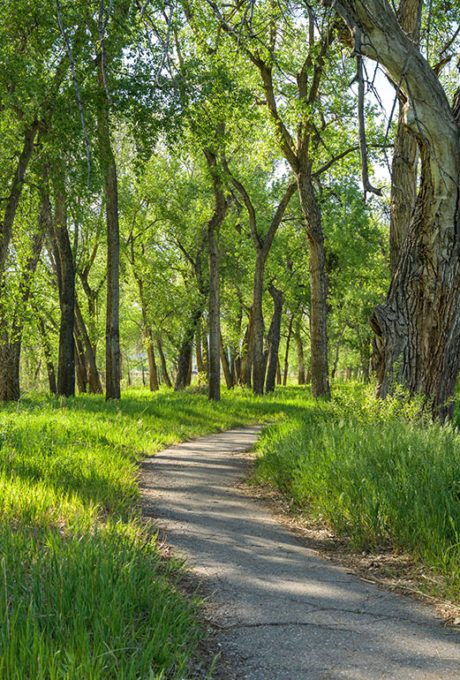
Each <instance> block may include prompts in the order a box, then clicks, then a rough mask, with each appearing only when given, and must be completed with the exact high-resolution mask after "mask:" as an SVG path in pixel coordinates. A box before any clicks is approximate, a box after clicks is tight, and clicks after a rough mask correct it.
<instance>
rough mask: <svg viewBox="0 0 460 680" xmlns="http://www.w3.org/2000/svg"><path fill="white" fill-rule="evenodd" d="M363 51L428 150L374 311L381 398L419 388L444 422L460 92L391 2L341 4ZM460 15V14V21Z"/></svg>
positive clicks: (457, 314)
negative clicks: (399, 387) (449, 86)
mask: <svg viewBox="0 0 460 680" xmlns="http://www.w3.org/2000/svg"><path fill="white" fill-rule="evenodd" d="M334 8H335V10H336V11H337V13H338V14H339V15H340V16H341V18H342V19H343V21H344V22H345V24H346V25H347V27H348V29H349V31H350V36H351V41H352V43H353V49H354V51H355V53H359V54H365V55H366V56H368V57H370V58H371V59H374V60H376V61H378V62H379V63H380V65H381V66H382V67H383V69H384V70H385V72H386V74H387V75H388V77H389V79H390V81H391V82H392V83H393V84H394V86H395V88H397V89H398V91H399V92H400V93H401V96H402V97H403V99H404V122H405V125H406V126H407V127H408V128H409V129H410V130H411V132H412V134H413V135H414V136H415V138H416V140H417V144H418V148H419V153H420V164H421V173H420V186H419V188H418V193H417V199H416V203H415V208H414V210H413V213H412V215H411V218H410V222H409V225H408V231H407V236H406V238H405V240H404V244H403V247H402V250H401V256H400V259H399V262H398V265H397V268H396V270H395V272H394V275H393V279H392V282H391V286H390V290H389V293H388V297H387V299H386V302H385V303H384V304H382V305H378V306H377V307H376V308H375V310H374V312H373V315H372V319H371V323H372V328H373V330H374V332H375V333H376V335H377V336H378V338H379V339H380V345H381V352H382V362H383V370H382V373H381V384H380V395H381V396H385V395H386V394H388V392H390V391H391V389H392V386H393V385H394V384H395V383H401V384H403V385H404V386H405V387H407V389H408V390H409V393H410V394H411V395H414V394H416V393H418V392H421V393H422V394H424V395H425V397H426V398H427V400H428V401H429V402H430V404H431V408H432V411H433V414H434V415H435V416H439V417H440V419H441V420H444V419H445V418H446V417H449V416H450V414H451V413H452V408H453V404H452V396H453V394H454V390H455V385H456V381H457V376H458V372H459V369H460V354H459V352H458V347H459V342H460V229H459V227H460V224H459V220H460V214H459V210H458V204H459V191H460V188H459V187H460V184H459V177H460V174H459V173H460V136H459V126H460V90H459V89H457V91H456V93H455V95H454V97H453V100H452V101H449V99H448V96H447V92H446V90H445V89H444V87H443V85H442V83H441V80H440V78H439V76H438V75H437V74H436V72H435V70H434V69H433V68H431V66H430V64H429V62H428V61H427V59H426V58H425V57H424V55H423V54H422V53H421V51H420V49H419V48H418V46H417V45H416V44H415V43H414V41H413V40H411V38H410V36H409V35H408V34H407V33H406V31H405V30H404V28H403V26H402V25H401V23H400V19H399V17H398V15H397V13H396V12H395V10H394V9H393V7H392V5H391V4H390V3H389V2H387V1H386V0H371V1H370V2H366V3H364V2H360V1H359V0H358V1H354V2H340V3H334ZM457 18H458V17H457Z"/></svg>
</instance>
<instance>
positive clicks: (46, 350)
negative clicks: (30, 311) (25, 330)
mask: <svg viewBox="0 0 460 680" xmlns="http://www.w3.org/2000/svg"><path fill="white" fill-rule="evenodd" d="M33 306H34V311H35V315H36V318H37V323H38V331H39V333H40V338H41V341H42V348H43V354H44V355H45V361H46V372H47V375H48V384H49V388H50V392H51V394H56V393H57V386H56V372H55V370H54V363H53V353H52V350H51V344H50V341H49V338H48V334H47V332H46V327H45V322H44V320H43V317H42V316H41V315H40V313H39V311H38V309H37V307H36V306H35V304H34V305H33Z"/></svg>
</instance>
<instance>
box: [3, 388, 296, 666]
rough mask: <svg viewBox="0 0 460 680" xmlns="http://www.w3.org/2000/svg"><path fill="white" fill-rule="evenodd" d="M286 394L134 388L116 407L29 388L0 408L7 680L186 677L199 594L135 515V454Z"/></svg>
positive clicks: (274, 413)
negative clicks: (181, 583) (181, 579)
mask: <svg viewBox="0 0 460 680" xmlns="http://www.w3.org/2000/svg"><path fill="white" fill-rule="evenodd" d="M290 401H291V402H292V403H290ZM290 401H289V399H287V400H284V401H283V400H282V399H279V398H278V397H272V398H270V399H267V400H260V399H258V400H257V399H254V398H253V397H252V396H251V395H250V394H248V393H241V394H240V395H236V396H234V395H227V396H225V397H224V399H223V401H222V402H221V403H220V404H210V403H209V402H208V400H207V398H206V396H205V395H202V394H199V393H196V394H191V393H185V394H174V393H172V392H162V393H160V394H156V395H151V394H149V393H147V392H145V391H144V392H141V391H136V392H134V391H133V392H129V393H128V395H127V396H126V397H124V398H123V399H122V400H121V402H120V403H116V402H111V403H105V401H104V400H103V398H102V397H98V396H94V397H92V396H80V397H77V398H75V399H61V400H59V399H53V398H50V397H46V396H43V395H32V396H29V397H27V398H24V399H23V400H22V401H21V402H20V403H19V404H15V405H9V406H8V405H3V406H1V407H0V678H1V679H2V680H13V679H14V680H26V679H27V678H30V679H33V680H36V679H39V678H41V679H43V680H64V679H65V680H108V679H112V680H115V679H116V680H134V679H138V678H142V679H144V678H145V679H146V680H147V679H149V680H154V679H160V678H164V679H165V678H177V679H179V678H184V677H186V668H187V664H188V663H189V661H190V657H191V655H192V654H193V652H194V650H195V649H196V646H197V643H198V641H199V639H200V638H201V636H202V634H203V631H202V630H201V629H200V626H199V624H198V623H197V602H196V600H193V599H192V600H191V601H190V600H189V599H188V598H185V597H184V596H183V594H182V593H181V590H180V588H179V587H178V585H177V579H178V576H180V565H179V564H177V563H176V562H174V561H170V562H168V563H166V562H165V561H164V560H162V559H161V558H160V553H159V550H158V546H157V543H156V540H155V536H152V534H151V532H149V531H148V530H147V529H146V528H145V527H144V526H143V524H142V522H141V521H140V518H139V517H138V515H137V511H136V500H137V498H138V488H137V483H136V474H137V469H138V464H139V461H140V460H141V459H142V458H143V457H144V456H145V455H148V454H152V453H155V451H158V450H159V449H161V448H164V447H165V446H168V445H169V444H172V443H174V442H178V441H181V440H184V439H189V438H192V437H195V436H198V435H201V434H204V433H206V432H212V431H217V430H220V429H225V428H229V427H235V426H238V425H242V424H245V423H249V422H256V421H261V420H264V419H267V418H270V419H273V418H276V417H279V416H280V415H281V414H282V413H286V408H287V409H288V410H289V408H290V409H291V412H293V413H295V412H296V409H298V408H300V407H299V405H298V404H297V403H296V398H295V395H294V398H293V399H291V400H290ZM289 404H290V406H289Z"/></svg>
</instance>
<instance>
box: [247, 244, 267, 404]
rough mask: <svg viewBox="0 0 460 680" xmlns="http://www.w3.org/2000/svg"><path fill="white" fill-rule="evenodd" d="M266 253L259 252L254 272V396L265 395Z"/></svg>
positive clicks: (251, 348) (252, 355)
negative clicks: (264, 298) (264, 299)
mask: <svg viewBox="0 0 460 680" xmlns="http://www.w3.org/2000/svg"><path fill="white" fill-rule="evenodd" d="M265 259H266V258H265V253H264V252H263V251H261V250H259V251H258V252H257V256H256V266H255V272H254V289H253V298H252V299H253V302H252V315H251V320H252V333H251V347H250V352H249V353H250V355H251V358H252V391H253V392H254V394H263V393H264V382H265V367H266V360H265V357H264V330H265V329H264V317H263V313H262V298H263V292H264V270H265Z"/></svg>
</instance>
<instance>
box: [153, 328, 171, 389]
mask: <svg viewBox="0 0 460 680" xmlns="http://www.w3.org/2000/svg"><path fill="white" fill-rule="evenodd" d="M156 340H157V347H158V354H159V355H160V362H161V373H162V377H163V381H164V383H165V385H166V387H172V382H171V378H170V377H169V373H168V367H167V365H166V358H165V354H164V352H163V345H162V342H161V338H160V336H159V335H158V333H157V335H156Z"/></svg>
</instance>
